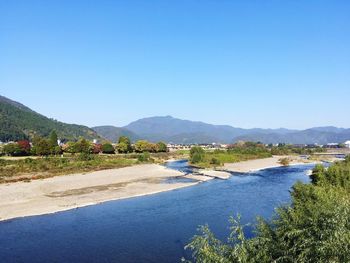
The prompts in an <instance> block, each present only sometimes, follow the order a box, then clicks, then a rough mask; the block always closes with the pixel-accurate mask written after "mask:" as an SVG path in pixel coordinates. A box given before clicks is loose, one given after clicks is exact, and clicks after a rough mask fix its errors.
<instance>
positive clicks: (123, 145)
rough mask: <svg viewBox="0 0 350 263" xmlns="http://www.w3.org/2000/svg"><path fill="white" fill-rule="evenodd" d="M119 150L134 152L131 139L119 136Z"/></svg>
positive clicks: (121, 151)
mask: <svg viewBox="0 0 350 263" xmlns="http://www.w3.org/2000/svg"><path fill="white" fill-rule="evenodd" d="M117 150H118V152H119V153H129V152H132V147H131V142H130V139H129V138H128V137H126V136H121V137H119V140H118V145H117Z"/></svg>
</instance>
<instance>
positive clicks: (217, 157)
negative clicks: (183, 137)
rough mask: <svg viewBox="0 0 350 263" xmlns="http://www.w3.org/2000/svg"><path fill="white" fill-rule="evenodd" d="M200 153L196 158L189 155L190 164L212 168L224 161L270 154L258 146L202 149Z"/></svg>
mask: <svg viewBox="0 0 350 263" xmlns="http://www.w3.org/2000/svg"><path fill="white" fill-rule="evenodd" d="M200 155H201V156H200V158H198V160H196V158H193V157H194V154H192V155H191V158H190V161H191V165H193V166H195V167H199V168H212V167H219V166H222V165H224V163H236V162H241V161H248V160H254V159H261V158H268V157H271V156H272V155H271V153H270V152H269V151H267V150H266V149H260V148H254V149H231V150H215V151H204V152H202V153H201V154H200Z"/></svg>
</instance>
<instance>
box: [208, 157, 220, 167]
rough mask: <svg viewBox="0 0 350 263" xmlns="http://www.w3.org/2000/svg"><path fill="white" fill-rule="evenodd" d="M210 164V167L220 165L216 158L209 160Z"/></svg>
mask: <svg viewBox="0 0 350 263" xmlns="http://www.w3.org/2000/svg"><path fill="white" fill-rule="evenodd" d="M210 164H212V165H220V164H221V163H220V161H219V160H218V159H217V158H215V157H213V158H211V160H210Z"/></svg>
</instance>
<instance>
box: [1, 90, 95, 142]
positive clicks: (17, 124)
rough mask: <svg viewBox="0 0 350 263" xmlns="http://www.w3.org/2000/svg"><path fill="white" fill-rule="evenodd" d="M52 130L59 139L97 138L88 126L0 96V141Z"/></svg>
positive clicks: (47, 133)
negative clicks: (49, 115)
mask: <svg viewBox="0 0 350 263" xmlns="http://www.w3.org/2000/svg"><path fill="white" fill-rule="evenodd" d="M52 130H55V131H56V132H57V135H58V137H59V138H60V139H66V140H77V139H78V138H79V137H85V138H87V139H94V138H99V135H98V134H97V133H96V132H95V131H94V130H92V129H90V128H89V127H86V126H82V125H76V124H67V123H63V122H59V121H56V120H53V119H49V118H47V117H45V116H43V115H41V114H39V113H36V112H35V111H33V110H31V109H30V108H28V107H27V106H24V105H23V104H21V103H19V102H16V101H13V100H10V99H8V98H6V97H3V96H0V141H11V140H14V141H17V140H21V139H30V138H33V137H34V136H35V135H40V136H48V135H49V134H50V132H51V131H52Z"/></svg>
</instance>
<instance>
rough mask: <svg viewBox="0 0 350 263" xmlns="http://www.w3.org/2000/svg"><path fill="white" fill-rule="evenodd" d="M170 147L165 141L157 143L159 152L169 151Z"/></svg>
mask: <svg viewBox="0 0 350 263" xmlns="http://www.w3.org/2000/svg"><path fill="white" fill-rule="evenodd" d="M167 151H168V148H167V146H166V144H165V143H164V142H158V143H157V152H167Z"/></svg>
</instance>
